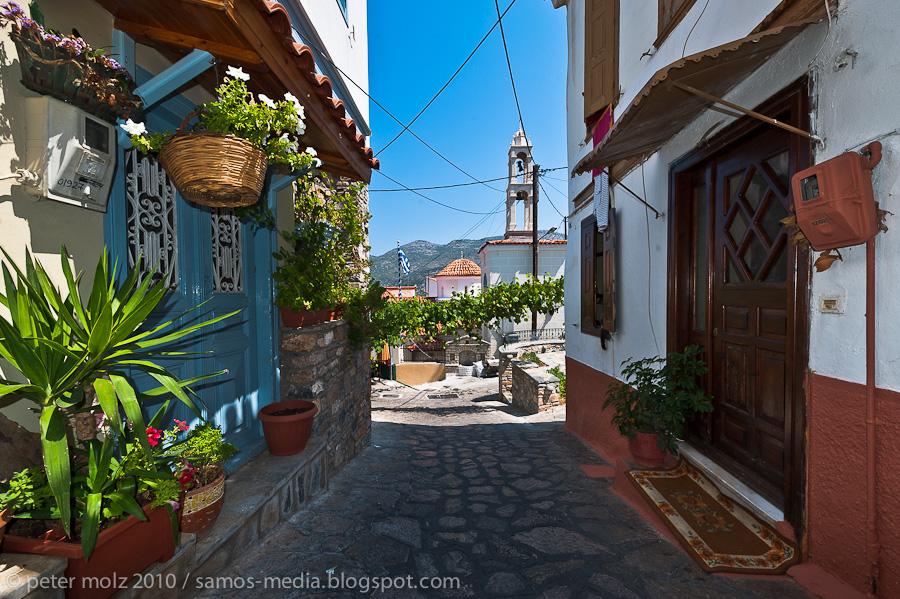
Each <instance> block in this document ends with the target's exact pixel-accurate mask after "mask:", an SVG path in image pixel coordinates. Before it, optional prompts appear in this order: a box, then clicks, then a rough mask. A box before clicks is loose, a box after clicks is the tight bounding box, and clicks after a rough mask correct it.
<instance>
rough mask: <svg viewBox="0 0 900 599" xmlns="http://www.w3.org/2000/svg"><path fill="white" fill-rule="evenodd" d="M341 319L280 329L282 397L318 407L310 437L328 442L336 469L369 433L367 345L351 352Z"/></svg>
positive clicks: (361, 446)
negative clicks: (299, 400)
mask: <svg viewBox="0 0 900 599" xmlns="http://www.w3.org/2000/svg"><path fill="white" fill-rule="evenodd" d="M348 330H349V326H348V325H347V323H346V322H344V321H343V320H336V321H333V322H326V323H322V324H318V325H313V326H308V327H303V328H299V329H296V328H287V327H285V328H282V329H281V397H282V399H306V400H309V401H312V402H314V403H315V404H316V405H317V406H318V407H319V413H318V414H317V415H316V418H315V420H314V421H313V431H312V434H313V435H322V436H324V437H325V438H326V439H327V441H328V450H327V453H328V468H329V471H330V472H337V471H338V470H339V469H340V468H341V467H342V466H344V465H345V464H346V463H347V462H349V461H350V460H352V459H353V458H354V457H356V455H358V454H359V452H361V451H362V450H363V449H364V448H365V447H366V446H367V445H369V443H370V442H371V437H372V401H371V394H370V392H369V385H370V381H371V378H370V371H369V370H370V362H369V352H368V348H366V349H365V350H357V351H351V350H350V344H349V341H348V339H347V333H348Z"/></svg>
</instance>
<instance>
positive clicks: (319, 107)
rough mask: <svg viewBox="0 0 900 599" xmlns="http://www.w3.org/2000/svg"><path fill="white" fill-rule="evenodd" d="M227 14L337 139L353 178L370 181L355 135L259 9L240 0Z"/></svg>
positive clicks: (318, 124) (316, 122)
mask: <svg viewBox="0 0 900 599" xmlns="http://www.w3.org/2000/svg"><path fill="white" fill-rule="evenodd" d="M228 16H229V17H230V18H231V20H232V22H234V24H235V26H236V27H237V29H238V30H239V31H240V32H241V33H242V34H243V35H244V38H245V39H246V40H247V42H248V43H249V45H250V46H252V47H253V48H256V50H257V51H258V52H259V56H260V57H261V58H262V60H263V62H264V63H265V64H266V65H267V66H268V67H269V69H270V70H271V72H272V74H273V75H275V76H276V77H277V78H278V80H279V81H280V82H281V84H282V85H283V86H284V87H285V88H286V89H287V90H288V91H290V92H291V93H292V94H294V95H295V96H296V97H297V98H298V99H299V100H300V103H301V104H303V106H304V107H305V109H306V116H307V119H308V120H309V121H311V123H312V124H314V125H315V126H316V127H318V128H319V129H320V130H322V131H323V132H325V134H326V135H327V136H328V137H329V138H331V139H332V140H333V141H334V144H335V146H336V147H337V148H338V151H339V152H340V153H341V158H343V160H344V161H346V162H347V164H349V166H350V170H351V171H352V175H351V176H352V178H361V179H362V180H364V181H366V182H368V181H369V180H370V179H371V177H372V167H371V164H370V163H369V160H368V158H366V156H365V155H364V154H363V152H361V151H360V149H359V148H358V147H355V145H356V139H355V138H353V137H350V136H347V135H345V131H344V128H343V127H342V126H340V125H339V124H338V122H337V120H336V119H335V118H334V117H333V116H332V115H331V114H330V111H328V109H327V108H326V107H325V105H324V102H323V101H321V100H319V97H320V96H319V93H318V91H317V90H316V89H314V87H313V85H312V83H310V82H309V80H308V79H307V75H306V73H302V72H301V71H300V69H299V68H297V65H296V63H295V62H294V61H293V60H292V59H291V58H290V57H289V56H287V54H286V53H285V50H284V46H283V45H282V40H281V39H280V38H279V37H278V35H277V34H276V33H275V32H274V31H272V28H271V27H269V25H268V23H266V21H265V19H263V17H262V15H261V14H260V13H259V11H258V10H257V9H256V8H255V7H254V6H251V4H250V2H248V1H247V0H237V2H236V3H235V6H234V8H233V10H229V11H228ZM316 149H317V150H318V149H319V148H316ZM325 170H330V171H331V170H333V171H338V170H340V167H339V166H337V165H335V166H334V167H329V168H326V169H325ZM340 174H344V173H340Z"/></svg>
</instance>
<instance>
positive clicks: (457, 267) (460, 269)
mask: <svg viewBox="0 0 900 599" xmlns="http://www.w3.org/2000/svg"><path fill="white" fill-rule="evenodd" d="M435 276H438V277H478V276H481V268H480V267H479V266H478V265H477V264H475V263H474V262H472V261H471V260H466V259H465V258H459V259H458V260H454V261H453V262H451V263H450V264H448V265H447V266H445V267H444V270H442V271H441V272H439V273H438V274H437V275H435Z"/></svg>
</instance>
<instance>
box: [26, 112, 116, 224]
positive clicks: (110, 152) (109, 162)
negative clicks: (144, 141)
mask: <svg viewBox="0 0 900 599" xmlns="http://www.w3.org/2000/svg"><path fill="white" fill-rule="evenodd" d="M25 102H26V104H25V114H26V119H27V121H26V129H27V147H26V152H27V156H28V168H29V170H32V171H34V172H36V173H38V175H39V177H40V183H39V187H38V189H36V190H34V191H35V192H36V194H37V195H39V196H42V197H46V198H48V199H51V200H56V201H58V202H64V203H66V204H73V205H75V206H81V207H82V208H89V209H90V210H97V211H100V212H106V202H107V200H108V198H109V191H110V187H112V182H113V175H114V173H115V170H116V127H115V125H113V124H112V123H107V122H106V121H103V120H101V119H99V118H97V117H94V116H92V115H90V114H88V113H86V112H85V111H84V110H82V109H80V108H78V107H77V106H73V105H71V104H67V103H66V102H63V101H61V100H57V99H55V98H51V97H49V96H41V97H40V98H27V99H26V100H25Z"/></svg>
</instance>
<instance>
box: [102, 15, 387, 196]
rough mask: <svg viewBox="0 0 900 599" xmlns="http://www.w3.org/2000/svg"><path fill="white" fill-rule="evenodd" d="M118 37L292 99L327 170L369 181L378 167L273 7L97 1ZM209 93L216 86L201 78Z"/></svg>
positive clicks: (309, 56) (259, 90)
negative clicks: (243, 75)
mask: <svg viewBox="0 0 900 599" xmlns="http://www.w3.org/2000/svg"><path fill="white" fill-rule="evenodd" d="M97 1H98V3H99V4H100V5H101V6H103V8H105V9H106V10H107V11H108V12H110V13H111V14H112V15H113V17H115V23H114V26H115V28H116V29H119V30H120V31H123V32H125V33H127V34H128V35H129V36H131V37H132V38H133V39H134V40H135V41H136V42H139V43H142V44H145V45H147V46H150V47H152V48H155V49H157V50H158V51H159V52H160V53H162V54H163V55H164V56H166V57H167V58H169V59H170V60H172V61H173V62H174V61H176V60H178V59H180V58H181V57H183V56H184V55H186V54H187V53H188V52H190V51H192V50H193V49H195V48H199V49H200V50H205V51H207V52H209V53H210V54H212V55H213V56H215V57H216V58H218V59H219V60H220V61H221V63H222V66H221V67H220V73H221V74H224V67H225V66H226V65H234V66H240V67H243V68H244V70H246V71H248V72H249V73H250V74H251V78H250V87H251V89H252V90H253V91H254V92H256V93H264V94H266V95H268V96H271V97H273V98H279V97H281V96H283V95H284V93H285V92H291V93H292V94H294V96H296V97H297V98H298V99H299V100H300V102H301V103H302V104H303V105H304V108H305V112H306V119H307V127H306V134H305V135H304V136H303V138H302V141H303V142H305V143H306V144H307V145H308V146H311V147H313V148H315V150H316V151H317V153H318V157H319V158H320V159H321V160H322V161H323V162H324V165H323V170H326V171H328V172H331V173H333V174H338V175H343V176H347V177H350V178H352V179H357V180H363V181H369V180H370V179H371V176H372V169H373V168H378V160H377V159H375V158H374V157H373V155H372V149H371V148H368V147H366V140H365V137H364V136H363V135H361V134H359V133H357V131H356V125H355V124H354V122H353V120H352V119H349V118H347V115H346V113H345V110H344V103H343V102H341V101H340V100H337V99H335V98H333V97H332V89H331V81H330V80H329V79H328V77H324V76H322V75H317V74H316V72H315V59H314V58H313V54H312V52H311V51H310V49H309V48H308V47H307V46H304V45H303V44H298V43H294V39H293V31H292V28H291V19H290V17H289V16H288V13H287V11H286V10H285V9H284V7H283V6H281V5H280V4H278V3H277V2H271V1H269V0H153V1H152V2H148V1H147V0H97ZM201 79H202V81H201V83H203V84H204V86H205V87H207V88H208V89H210V90H211V89H212V88H213V87H215V84H216V81H215V80H214V79H213V78H210V77H206V78H201Z"/></svg>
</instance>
